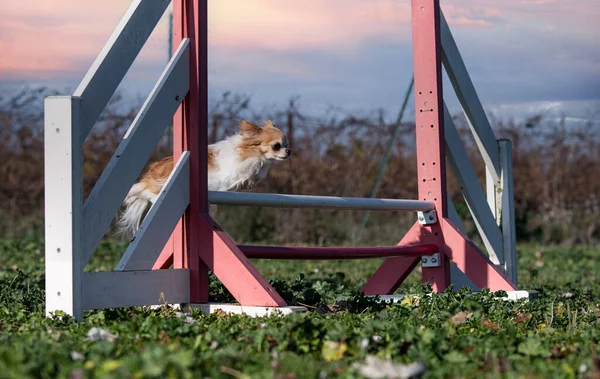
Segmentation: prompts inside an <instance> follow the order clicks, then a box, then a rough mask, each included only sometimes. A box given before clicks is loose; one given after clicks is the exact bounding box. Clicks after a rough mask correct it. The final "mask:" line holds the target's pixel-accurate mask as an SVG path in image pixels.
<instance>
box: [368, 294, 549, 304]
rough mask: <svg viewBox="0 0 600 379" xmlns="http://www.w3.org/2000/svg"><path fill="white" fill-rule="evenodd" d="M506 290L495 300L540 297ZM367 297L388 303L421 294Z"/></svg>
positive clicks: (417, 296)
mask: <svg viewBox="0 0 600 379" xmlns="http://www.w3.org/2000/svg"><path fill="white" fill-rule="evenodd" d="M477 292H479V291H475V293H477ZM505 292H506V296H504V297H495V298H494V300H504V301H518V300H521V299H527V300H535V299H536V298H537V297H538V292H537V291H505ZM475 293H472V294H470V295H467V296H473V295H475ZM425 296H427V297H431V296H432V294H430V293H429V294H427V295H425ZM367 297H370V298H375V297H378V298H379V300H380V301H381V302H386V303H390V302H391V303H398V302H401V301H402V299H404V298H405V297H413V298H417V299H418V298H420V297H421V296H420V295H411V294H398V295H368V296H367Z"/></svg>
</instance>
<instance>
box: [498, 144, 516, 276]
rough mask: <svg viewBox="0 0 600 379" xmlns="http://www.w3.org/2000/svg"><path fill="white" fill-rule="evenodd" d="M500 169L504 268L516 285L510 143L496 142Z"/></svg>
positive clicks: (513, 200)
mask: <svg viewBox="0 0 600 379" xmlns="http://www.w3.org/2000/svg"><path fill="white" fill-rule="evenodd" d="M498 144H499V146H500V167H501V168H502V217H501V219H502V237H503V240H504V258H505V261H504V268H505V270H506V273H507V275H508V277H509V279H510V280H512V282H513V283H514V284H515V286H517V285H518V283H517V237H516V235H517V231H516V225H515V192H514V183H513V163H512V142H511V141H510V140H507V139H501V140H499V141H498Z"/></svg>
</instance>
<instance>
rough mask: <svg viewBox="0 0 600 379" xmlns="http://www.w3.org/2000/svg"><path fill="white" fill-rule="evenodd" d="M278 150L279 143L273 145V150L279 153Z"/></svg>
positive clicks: (279, 147)
mask: <svg viewBox="0 0 600 379" xmlns="http://www.w3.org/2000/svg"><path fill="white" fill-rule="evenodd" d="M279 149H281V144H280V143H279V142H278V143H276V144H275V145H273V150H275V151H279Z"/></svg>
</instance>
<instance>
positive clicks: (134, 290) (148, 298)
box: [83, 269, 190, 309]
mask: <svg viewBox="0 0 600 379" xmlns="http://www.w3.org/2000/svg"><path fill="white" fill-rule="evenodd" d="M83 291H84V294H85V296H84V297H83V308H84V309H104V308H119V307H133V306H142V305H160V304H165V303H166V304H181V303H189V301H190V272H189V270H188V269H176V270H152V271H109V272H85V273H83Z"/></svg>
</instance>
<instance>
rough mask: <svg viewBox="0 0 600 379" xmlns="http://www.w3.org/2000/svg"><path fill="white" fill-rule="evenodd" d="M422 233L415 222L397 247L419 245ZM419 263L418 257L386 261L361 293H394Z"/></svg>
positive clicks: (420, 226) (420, 227)
mask: <svg viewBox="0 0 600 379" xmlns="http://www.w3.org/2000/svg"><path fill="white" fill-rule="evenodd" d="M422 233H423V229H422V225H421V224H419V223H418V222H417V223H415V224H414V225H413V226H412V228H410V230H409V231H408V233H406V235H405V236H404V238H402V241H400V243H399V244H398V245H399V246H402V245H415V244H419V243H421V241H422V240H423V235H422ZM420 261H421V259H420V258H419V257H408V258H389V259H386V260H385V262H383V264H382V265H381V266H379V268H378V269H377V271H375V273H374V274H373V275H372V276H371V277H370V278H369V280H367V282H366V283H365V285H364V286H363V288H362V289H361V291H362V292H364V293H365V294H366V295H389V294H392V293H394V291H396V289H398V287H399V286H400V284H402V282H403V281H404V280H405V279H406V278H407V277H408V275H410V273H411V272H412V270H414V268H415V267H416V266H417V264H418V263H419V262H420Z"/></svg>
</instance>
